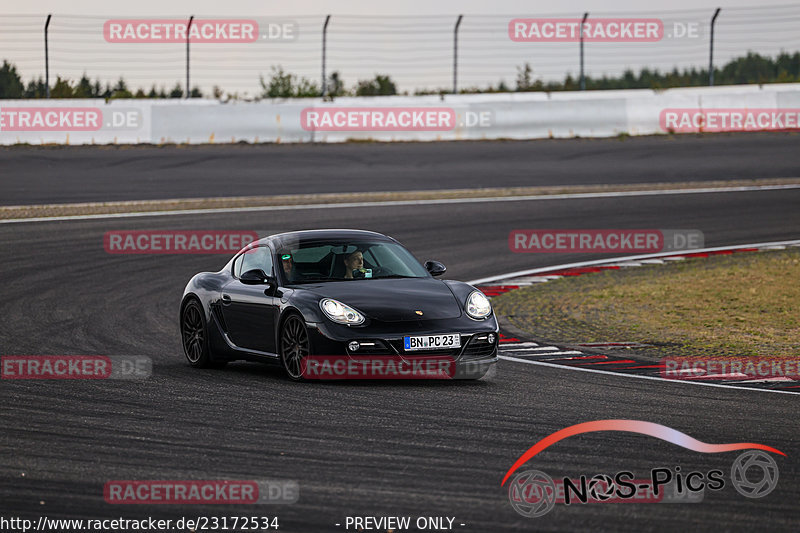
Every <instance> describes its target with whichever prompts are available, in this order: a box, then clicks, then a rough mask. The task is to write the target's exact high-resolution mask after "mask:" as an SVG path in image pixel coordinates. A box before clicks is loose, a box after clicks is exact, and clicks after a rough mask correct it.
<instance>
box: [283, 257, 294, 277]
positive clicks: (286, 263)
mask: <svg viewBox="0 0 800 533" xmlns="http://www.w3.org/2000/svg"><path fill="white" fill-rule="evenodd" d="M281 264H282V265H283V271H284V272H285V273H286V275H287V276H288V275H289V274H291V273H292V267H293V266H294V260H293V259H292V254H281Z"/></svg>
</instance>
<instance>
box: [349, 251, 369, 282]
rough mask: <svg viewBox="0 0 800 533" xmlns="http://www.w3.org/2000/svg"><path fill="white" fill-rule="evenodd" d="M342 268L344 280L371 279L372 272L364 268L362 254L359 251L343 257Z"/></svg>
mask: <svg viewBox="0 0 800 533" xmlns="http://www.w3.org/2000/svg"><path fill="white" fill-rule="evenodd" d="M344 267H345V268H344V278H345V279H354V278H364V277H372V271H371V270H369V269H365V268H364V254H363V253H362V252H361V250H356V251H355V252H353V253H351V254H348V255H346V256H344ZM367 274H368V275H367Z"/></svg>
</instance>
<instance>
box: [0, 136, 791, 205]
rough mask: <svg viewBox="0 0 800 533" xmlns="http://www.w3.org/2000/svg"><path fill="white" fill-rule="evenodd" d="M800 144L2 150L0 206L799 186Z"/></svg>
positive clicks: (675, 141)
mask: <svg viewBox="0 0 800 533" xmlns="http://www.w3.org/2000/svg"><path fill="white" fill-rule="evenodd" d="M799 142H800V137H799V136H798V135H797V134H792V133H764V134H761V133H759V134H716V135H711V136H697V135H680V136H671V137H670V136H654V137H631V138H626V139H624V140H618V139H572V140H537V141H508V142H453V143H397V144H345V145H307V144H298V145H257V146H225V145H219V146H178V147H176V146H167V147H119V148H115V147H90V146H81V147H71V148H42V147H12V148H0V175H1V176H2V180H0V205H17V204H42V203H68V202H98V201H115V200H146V199H147V200H149V199H158V198H198V197H216V196H236V195H239V196H254V195H275V194H297V193H311V192H313V193H326V192H359V191H402V190H424V189H444V188H474V187H504V186H509V187H510V186H533V185H583V184H603V183H612V184H620V183H656V182H673V181H703V180H713V179H726V180H728V179H755V178H785V177H796V176H797V175H798V169H800V150H798V149H797V147H798V143H799Z"/></svg>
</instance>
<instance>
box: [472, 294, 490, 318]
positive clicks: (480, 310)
mask: <svg viewBox="0 0 800 533" xmlns="http://www.w3.org/2000/svg"><path fill="white" fill-rule="evenodd" d="M491 313H492V304H491V303H489V298H487V297H486V296H484V294H483V293H482V292H481V291H472V294H470V295H469V298H467V314H468V315H469V316H471V317H472V318H486V317H487V316H489V315H490V314H491Z"/></svg>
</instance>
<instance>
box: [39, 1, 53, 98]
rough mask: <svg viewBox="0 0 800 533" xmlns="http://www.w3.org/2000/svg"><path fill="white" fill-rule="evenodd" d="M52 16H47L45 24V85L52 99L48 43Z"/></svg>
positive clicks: (48, 95) (48, 96)
mask: <svg viewBox="0 0 800 533" xmlns="http://www.w3.org/2000/svg"><path fill="white" fill-rule="evenodd" d="M52 16H53V15H52V14H50V15H47V22H45V23H44V84H45V87H46V89H45V92H46V93H47V98H50V48H49V45H48V43H47V32H48V29H49V28H50V18H51V17H52ZM39 79H41V78H39Z"/></svg>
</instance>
